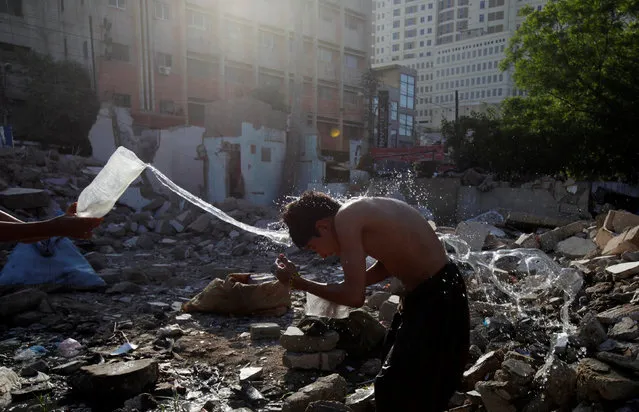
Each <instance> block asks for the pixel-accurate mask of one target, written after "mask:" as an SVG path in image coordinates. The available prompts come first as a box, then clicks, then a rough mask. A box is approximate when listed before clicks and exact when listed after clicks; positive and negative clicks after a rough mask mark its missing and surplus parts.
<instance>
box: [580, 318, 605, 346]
mask: <svg viewBox="0 0 639 412" xmlns="http://www.w3.org/2000/svg"><path fill="white" fill-rule="evenodd" d="M578 336H579V340H580V341H581V343H582V344H583V345H584V346H585V347H587V348H590V349H593V348H596V347H598V346H599V345H600V344H601V343H602V342H604V341H605V340H606V339H608V335H607V334H606V330H605V329H604V327H603V326H602V325H601V323H600V322H599V321H598V320H597V318H596V317H595V315H594V314H592V313H587V314H586V315H585V316H584V317H583V318H582V319H581V322H580V324H579V330H578Z"/></svg>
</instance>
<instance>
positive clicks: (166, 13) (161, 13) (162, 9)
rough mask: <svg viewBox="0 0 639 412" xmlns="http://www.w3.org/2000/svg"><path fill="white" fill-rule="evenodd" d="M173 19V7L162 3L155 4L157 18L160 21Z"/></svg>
mask: <svg viewBox="0 0 639 412" xmlns="http://www.w3.org/2000/svg"><path fill="white" fill-rule="evenodd" d="M170 17H171V6H169V5H168V4H167V3H164V2H162V1H157V0H156V2H155V18H156V19H158V20H168V19H169V18H170Z"/></svg>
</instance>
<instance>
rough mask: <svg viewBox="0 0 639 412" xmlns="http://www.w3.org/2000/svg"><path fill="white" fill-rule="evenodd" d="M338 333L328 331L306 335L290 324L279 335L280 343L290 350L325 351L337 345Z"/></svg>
mask: <svg viewBox="0 0 639 412" xmlns="http://www.w3.org/2000/svg"><path fill="white" fill-rule="evenodd" d="M338 340H339V334H338V333H337V332H335V331H332V330H330V331H328V332H326V333H325V334H324V335H321V336H308V335H305V334H304V332H302V330H300V329H299V328H296V327H294V326H290V327H289V328H287V329H286V331H285V332H284V333H283V334H282V336H281V337H280V344H281V345H282V346H283V347H284V348H285V349H287V350H289V351H291V352H305V353H313V352H326V351H330V350H332V349H335V347H337V341H338Z"/></svg>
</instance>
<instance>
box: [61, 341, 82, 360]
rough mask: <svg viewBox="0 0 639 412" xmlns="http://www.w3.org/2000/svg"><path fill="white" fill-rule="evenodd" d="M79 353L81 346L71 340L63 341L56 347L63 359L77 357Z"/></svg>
mask: <svg viewBox="0 0 639 412" xmlns="http://www.w3.org/2000/svg"><path fill="white" fill-rule="evenodd" d="M80 351H82V344H81V343H80V342H78V341H77V340H75V339H73V338H68V339H65V340H63V341H62V342H60V344H59V345H58V352H59V353H60V356H62V357H65V358H73V357H74V356H78V355H79V354H80Z"/></svg>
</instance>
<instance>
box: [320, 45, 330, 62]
mask: <svg viewBox="0 0 639 412" xmlns="http://www.w3.org/2000/svg"><path fill="white" fill-rule="evenodd" d="M319 60H320V61H323V62H327V63H330V62H332V61H333V52H332V51H330V50H328V49H325V48H323V47H320V48H319Z"/></svg>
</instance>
